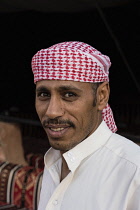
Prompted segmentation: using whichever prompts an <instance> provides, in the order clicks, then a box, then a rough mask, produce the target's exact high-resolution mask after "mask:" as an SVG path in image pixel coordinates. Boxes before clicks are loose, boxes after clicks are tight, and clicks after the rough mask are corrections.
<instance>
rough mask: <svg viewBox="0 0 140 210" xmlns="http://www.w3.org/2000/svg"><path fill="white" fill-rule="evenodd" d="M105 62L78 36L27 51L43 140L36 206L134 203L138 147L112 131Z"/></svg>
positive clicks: (135, 209)
mask: <svg viewBox="0 0 140 210" xmlns="http://www.w3.org/2000/svg"><path fill="white" fill-rule="evenodd" d="M110 65H111V62H110V59H109V57H108V56H106V55H103V54H102V53H101V52H99V51H98V50H96V49H95V48H93V47H92V46H90V45H88V44H86V43H83V42H78V41H71V42H62V43H59V44H55V45H53V46H51V47H49V48H47V49H42V50H40V51H38V52H37V53H36V54H35V55H34V56H33V59H32V71H33V74H34V82H35V84H36V101H35V106H36V111H37V114H38V116H39V119H40V121H41V123H42V126H43V128H44V129H45V131H46V134H47V136H48V139H49V143H50V145H51V148H50V149H49V151H47V153H46V154H45V157H44V161H45V168H44V174H43V180H42V189H41V194H40V202H39V207H38V209H39V210H140V149H139V146H137V145H136V144H134V143H133V142H132V141H130V140H128V139H126V138H124V137H122V136H120V135H118V134H116V133H115V132H116V130H117V128H116V125H115V122H114V118H113V114H112V111H111V109H110V106H109V105H108V99H109V92H110V90H109V68H110Z"/></svg>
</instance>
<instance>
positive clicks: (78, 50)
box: [32, 41, 117, 132]
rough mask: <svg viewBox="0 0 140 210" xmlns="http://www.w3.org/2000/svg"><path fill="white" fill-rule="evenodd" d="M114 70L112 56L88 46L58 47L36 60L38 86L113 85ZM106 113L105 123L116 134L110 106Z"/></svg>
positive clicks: (44, 51)
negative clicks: (53, 83) (55, 82)
mask: <svg viewBox="0 0 140 210" xmlns="http://www.w3.org/2000/svg"><path fill="white" fill-rule="evenodd" d="M110 66H111V62H110V59H109V57H108V56H106V55H103V54H102V53H101V52H100V51H98V50H96V49H95V48H93V47H92V46H90V45H88V44H86V43H83V42H77V41H74V42H62V43H59V44H55V45H53V46H51V47H49V48H47V49H42V50H40V51H38V52H37V53H36V54H35V55H34V56H33V58H32V71H33V74H34V82H35V83H36V82H38V81H40V80H44V79H46V80H72V81H78V82H91V83H96V82H104V81H109V68H110ZM106 109H107V111H105V110H103V119H104V120H105V116H106V119H107V125H108V126H109V128H110V129H111V130H112V131H113V132H115V131H116V130H117V128H116V125H115V122H114V118H113V114H112V111H111V109H110V107H109V106H108V105H107V107H106ZM105 113H109V115H106V114H105ZM108 116H110V117H108ZM109 118H110V120H111V121H110V122H109ZM105 121H106V120H105Z"/></svg>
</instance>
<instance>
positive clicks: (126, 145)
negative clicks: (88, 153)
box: [106, 133, 140, 168]
mask: <svg viewBox="0 0 140 210" xmlns="http://www.w3.org/2000/svg"><path fill="white" fill-rule="evenodd" d="M106 147H107V148H108V149H109V150H111V151H112V152H113V153H115V154H116V155H117V156H119V157H120V158H123V159H125V160H127V161H128V162H131V163H132V164H135V165H136V166H137V167H139V168H140V147H139V146H138V145H137V144H135V143H134V142H133V141H131V140H129V139H127V138H125V137H123V136H121V135H119V134H116V133H113V134H112V135H111V137H110V139H109V141H108V142H107V144H106Z"/></svg>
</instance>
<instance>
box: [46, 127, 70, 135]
mask: <svg viewBox="0 0 140 210" xmlns="http://www.w3.org/2000/svg"><path fill="white" fill-rule="evenodd" d="M70 127H71V126H70V125H46V126H45V129H46V132H47V134H48V135H49V136H50V137H53V138H60V137H62V136H63V135H64V134H65V133H66V132H67V131H68V129H69V128H70Z"/></svg>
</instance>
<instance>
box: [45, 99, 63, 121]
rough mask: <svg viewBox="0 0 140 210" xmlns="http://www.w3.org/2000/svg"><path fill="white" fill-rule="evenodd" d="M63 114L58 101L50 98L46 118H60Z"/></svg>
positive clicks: (60, 103) (61, 106)
mask: <svg viewBox="0 0 140 210" xmlns="http://www.w3.org/2000/svg"><path fill="white" fill-rule="evenodd" d="M63 114H64V109H63V105H62V102H61V100H60V99H58V98H56V97H52V98H51V99H50V101H49V102H48V106H47V109H46V116H47V117H48V118H50V119H54V118H58V117H62V116H63Z"/></svg>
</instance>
